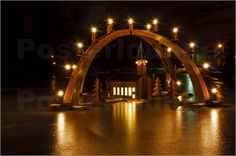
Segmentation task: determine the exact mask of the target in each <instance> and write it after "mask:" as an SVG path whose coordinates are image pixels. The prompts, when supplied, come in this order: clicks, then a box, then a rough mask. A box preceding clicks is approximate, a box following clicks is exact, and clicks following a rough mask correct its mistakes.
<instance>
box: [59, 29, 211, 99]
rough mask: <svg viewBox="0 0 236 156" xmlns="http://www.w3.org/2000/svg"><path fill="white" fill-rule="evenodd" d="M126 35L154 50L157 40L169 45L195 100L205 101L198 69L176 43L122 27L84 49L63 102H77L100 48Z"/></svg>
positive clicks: (205, 88)
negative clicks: (184, 70)
mask: <svg viewBox="0 0 236 156" xmlns="http://www.w3.org/2000/svg"><path fill="white" fill-rule="evenodd" d="M128 35H134V36H137V37H140V38H143V39H144V40H145V41H147V42H148V43H149V44H151V45H152V46H153V47H154V49H155V50H156V51H157V49H158V43H157V42H159V43H160V44H163V45H165V46H166V47H170V48H171V49H172V51H173V53H174V54H175V55H176V57H177V58H178V59H179V60H180V61H181V63H182V64H184V66H185V68H186V70H187V72H188V74H189V76H190V78H191V80H192V83H193V87H194V92H195V95H196V101H197V102H205V101H207V100H209V99H210V96H209V92H208V89H207V87H206V84H205V81H204V80H203V78H202V76H201V73H200V71H199V69H198V68H197V66H196V65H195V64H194V63H193V61H192V60H191V59H190V58H189V57H188V55H187V54H186V52H185V51H184V50H183V49H182V48H180V47H179V46H178V45H177V44H175V43H173V42H171V41H170V40H168V39H167V38H165V37H163V36H161V35H159V34H156V33H153V32H150V31H146V30H138V29H135V30H128V29H124V30H117V31H114V32H113V33H110V34H108V35H106V36H104V37H102V38H101V39H98V41H97V42H96V43H94V44H92V45H91V46H90V47H89V48H88V49H87V50H86V52H85V54H84V55H83V57H82V58H81V59H80V60H79V62H78V64H77V68H76V69H75V70H74V71H73V72H72V74H71V78H70V80H69V82H68V85H67V87H66V91H65V95H64V99H63V101H64V103H71V102H72V103H74V104H77V102H78V100H79V95H80V93H82V92H83V85H84V81H85V76H86V74H87V71H88V69H89V66H90V64H91V63H92V61H93V59H94V58H95V56H96V55H97V54H98V53H99V52H100V51H101V49H102V48H103V47H104V46H106V45H107V44H109V43H110V42H111V41H113V40H115V39H117V38H120V37H124V36H128ZM159 57H160V55H159ZM160 59H161V60H162V63H163V60H164V59H162V58H161V57H160ZM163 65H164V64H163Z"/></svg>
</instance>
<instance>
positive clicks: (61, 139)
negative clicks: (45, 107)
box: [53, 112, 76, 155]
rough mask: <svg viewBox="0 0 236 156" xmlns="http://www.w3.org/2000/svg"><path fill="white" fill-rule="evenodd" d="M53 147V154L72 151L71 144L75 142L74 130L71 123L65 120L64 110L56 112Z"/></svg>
mask: <svg viewBox="0 0 236 156" xmlns="http://www.w3.org/2000/svg"><path fill="white" fill-rule="evenodd" d="M54 133H55V147H54V151H53V154H60V155H61V154H65V153H71V152H72V151H73V149H72V146H73V145H75V144H76V142H75V138H74V137H75V134H74V133H75V130H74V127H73V126H72V124H71V123H70V122H68V121H66V114H65V113H64V112H61V113H58V114H57V116H56V127H55V132H54Z"/></svg>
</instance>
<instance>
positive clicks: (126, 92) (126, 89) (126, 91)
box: [125, 87, 128, 96]
mask: <svg viewBox="0 0 236 156" xmlns="http://www.w3.org/2000/svg"><path fill="white" fill-rule="evenodd" d="M127 95H128V88H127V87H125V96H127Z"/></svg>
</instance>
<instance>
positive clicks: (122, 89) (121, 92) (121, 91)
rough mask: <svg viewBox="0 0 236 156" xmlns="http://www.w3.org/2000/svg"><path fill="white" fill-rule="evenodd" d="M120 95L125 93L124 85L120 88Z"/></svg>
mask: <svg viewBox="0 0 236 156" xmlns="http://www.w3.org/2000/svg"><path fill="white" fill-rule="evenodd" d="M120 95H124V88H123V87H121V88H120Z"/></svg>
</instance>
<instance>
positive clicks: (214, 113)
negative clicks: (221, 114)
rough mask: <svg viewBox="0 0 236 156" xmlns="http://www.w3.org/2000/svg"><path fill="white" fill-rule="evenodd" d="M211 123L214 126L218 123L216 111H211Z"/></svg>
mask: <svg viewBox="0 0 236 156" xmlns="http://www.w3.org/2000/svg"><path fill="white" fill-rule="evenodd" d="M211 121H212V123H213V124H216V123H217V122H218V111H217V110H215V109H213V110H211Z"/></svg>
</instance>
